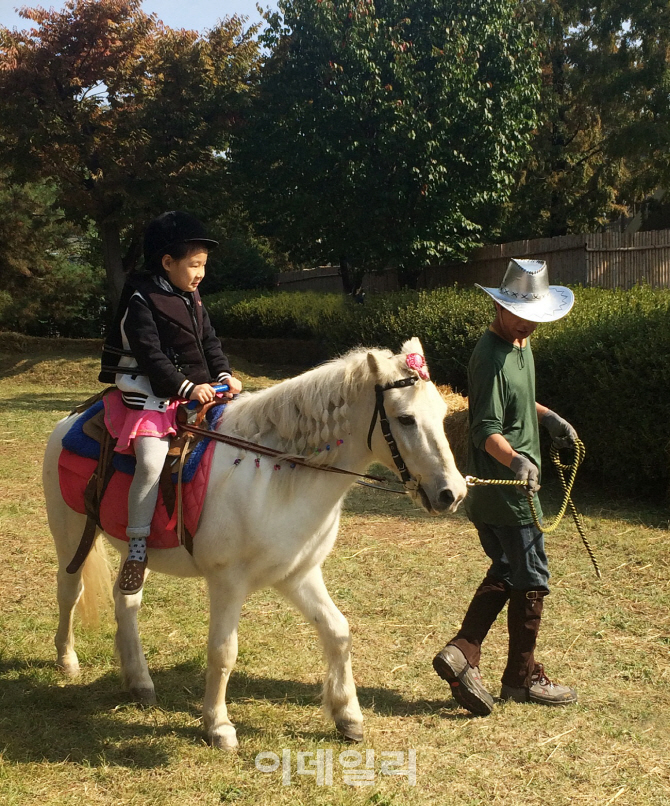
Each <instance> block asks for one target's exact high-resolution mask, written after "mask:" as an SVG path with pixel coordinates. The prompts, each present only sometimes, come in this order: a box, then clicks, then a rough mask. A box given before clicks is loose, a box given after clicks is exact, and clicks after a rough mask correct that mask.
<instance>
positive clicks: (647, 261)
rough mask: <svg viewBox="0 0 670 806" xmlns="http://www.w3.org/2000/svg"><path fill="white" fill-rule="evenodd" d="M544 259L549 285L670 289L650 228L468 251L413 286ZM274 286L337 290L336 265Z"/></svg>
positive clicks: (665, 262) (387, 280)
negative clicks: (513, 262) (515, 260)
mask: <svg viewBox="0 0 670 806" xmlns="http://www.w3.org/2000/svg"><path fill="white" fill-rule="evenodd" d="M513 257H516V258H528V259H536V260H546V261H547V266H548V268H549V278H550V280H551V282H552V283H566V284H568V285H579V284H581V285H585V286H599V287H601V288H617V287H620V288H632V286H634V285H635V284H636V283H641V282H642V281H644V282H647V283H649V284H650V285H652V286H655V287H658V288H670V230H668V229H665V230H653V231H651V232H636V233H635V234H634V235H626V234H624V233H619V232H598V233H588V234H582V235H561V236H559V237H557V238H536V239H533V240H526V241H513V242H511V243H504V244H492V245H489V246H482V247H480V248H479V249H475V250H473V252H472V253H471V254H470V256H469V258H468V260H467V262H465V263H450V264H447V265H444V266H436V267H434V268H429V269H425V270H424V271H422V272H421V275H420V276H419V281H418V284H417V285H418V287H419V288H437V287H440V286H449V285H454V284H455V283H458V284H459V285H464V286H470V285H472V284H473V283H480V284H481V285H486V286H497V285H499V284H500V280H501V279H502V276H503V274H504V273H505V269H506V267H507V264H508V262H509V260H510V258H513ZM279 286H280V288H281V289H283V290H285V291H293V290H296V291H298V290H299V291H307V290H309V291H341V290H342V283H341V281H340V277H339V273H338V269H337V266H332V267H331V266H320V267H319V268H316V269H309V270H307V271H297V272H284V273H282V274H280V275H279ZM363 287H364V289H365V290H368V291H394V290H396V289H397V288H398V282H397V278H396V276H395V272H394V271H392V270H389V271H386V272H383V273H382V274H378V275H370V276H367V277H366V278H365V280H364V284H363Z"/></svg>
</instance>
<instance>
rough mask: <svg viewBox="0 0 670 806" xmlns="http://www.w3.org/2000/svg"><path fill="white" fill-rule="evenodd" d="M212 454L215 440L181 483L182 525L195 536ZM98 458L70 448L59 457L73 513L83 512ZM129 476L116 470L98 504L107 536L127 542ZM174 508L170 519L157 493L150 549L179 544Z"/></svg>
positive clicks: (62, 483) (63, 488) (62, 486)
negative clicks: (77, 452) (188, 477)
mask: <svg viewBox="0 0 670 806" xmlns="http://www.w3.org/2000/svg"><path fill="white" fill-rule="evenodd" d="M213 454H214V442H211V443H210V444H209V445H208V446H207V448H206V450H205V452H204V454H203V457H202V459H201V461H200V463H199V464H198V468H197V470H196V471H195V475H194V476H193V479H192V480H191V481H189V482H188V483H187V484H184V485H182V491H183V506H184V524H185V526H186V528H187V529H188V531H189V532H190V533H191V534H192V535H195V533H196V530H197V528H198V523H199V521H200V513H201V512H202V507H203V504H204V502H205V491H206V490H207V482H208V481H209V472H210V469H211V465H212V456H213ZM96 465H97V461H96V460H95V459H87V458H85V457H83V456H78V455H77V454H76V453H72V452H71V451H66V450H62V451H61V454H60V457H59V459H58V479H59V482H60V489H61V494H62V496H63V499H64V501H65V503H66V504H67V505H68V506H69V507H70V509H73V510H74V511H75V512H81V513H85V511H86V510H85V508H84V490H85V489H86V485H87V484H88V480H89V479H90V477H91V475H92V474H93V472H94V471H95V468H96ZM131 481H132V476H129V475H128V474H127V473H121V472H120V471H118V470H117V471H115V472H114V475H113V476H112V478H111V479H110V481H109V484H108V485H107V489H106V490H105V494H104V496H103V499H102V504H101V506H100V523H101V525H102V528H103V529H104V531H105V532H107V534H108V535H111V536H112V537H118V538H119V540H125V541H127V540H128V538H127V537H126V526H127V525H128V490H129V489H130V482H131ZM176 528H177V523H176V507H175V513H174V515H173V517H172V519H170V518H169V517H168V513H167V510H166V509H165V505H164V504H163V495H162V493H161V492H159V493H158V502H157V504H156V511H155V512H154V517H153V520H152V521H151V535H150V536H149V538H148V539H147V545H148V547H149V548H156V549H170V548H174V547H175V546H178V545H179V539H178V537H177V532H176Z"/></svg>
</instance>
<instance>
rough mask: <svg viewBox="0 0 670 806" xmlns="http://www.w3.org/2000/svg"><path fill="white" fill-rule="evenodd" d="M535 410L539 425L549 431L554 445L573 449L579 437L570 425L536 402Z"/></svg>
mask: <svg viewBox="0 0 670 806" xmlns="http://www.w3.org/2000/svg"><path fill="white" fill-rule="evenodd" d="M535 408H536V409H537V421H538V423H540V424H541V425H543V426H544V427H545V428H546V429H547V431H548V432H549V436H550V437H551V439H552V441H553V443H554V444H555V445H556V446H557V447H559V448H571V447H572V446H573V445H574V444H575V440H576V439H577V438H578V437H577V432H576V431H575V429H574V428H573V427H572V426H571V425H570V423H569V422H568V421H567V420H564V419H563V418H562V417H559V416H558V414H556V412H555V411H552V410H551V409H548V408H547V407H546V406H543V405H541V404H540V403H537V402H536V403H535Z"/></svg>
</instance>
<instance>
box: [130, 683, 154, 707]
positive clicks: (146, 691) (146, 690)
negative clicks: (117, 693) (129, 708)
mask: <svg viewBox="0 0 670 806" xmlns="http://www.w3.org/2000/svg"><path fill="white" fill-rule="evenodd" d="M130 696H131V697H132V698H133V701H134V702H136V703H139V704H140V705H156V692H155V690H154V689H153V688H150V687H149V686H138V687H137V688H131V689H130Z"/></svg>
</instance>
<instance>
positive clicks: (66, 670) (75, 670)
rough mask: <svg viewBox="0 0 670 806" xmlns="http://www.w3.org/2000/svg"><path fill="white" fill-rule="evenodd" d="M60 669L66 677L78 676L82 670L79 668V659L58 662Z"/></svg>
mask: <svg viewBox="0 0 670 806" xmlns="http://www.w3.org/2000/svg"><path fill="white" fill-rule="evenodd" d="M56 666H57V667H58V669H59V670H60V671H61V672H62V673H63V674H64V675H65V676H66V677H77V675H78V674H79V672H80V669H79V661H76V660H75V661H67V660H63V661H58V662H57V663H56Z"/></svg>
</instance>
